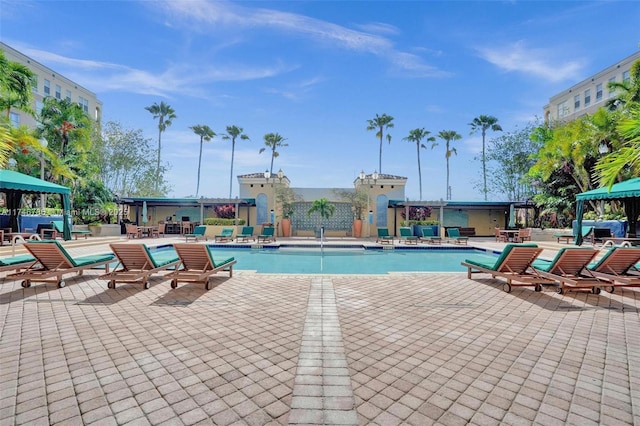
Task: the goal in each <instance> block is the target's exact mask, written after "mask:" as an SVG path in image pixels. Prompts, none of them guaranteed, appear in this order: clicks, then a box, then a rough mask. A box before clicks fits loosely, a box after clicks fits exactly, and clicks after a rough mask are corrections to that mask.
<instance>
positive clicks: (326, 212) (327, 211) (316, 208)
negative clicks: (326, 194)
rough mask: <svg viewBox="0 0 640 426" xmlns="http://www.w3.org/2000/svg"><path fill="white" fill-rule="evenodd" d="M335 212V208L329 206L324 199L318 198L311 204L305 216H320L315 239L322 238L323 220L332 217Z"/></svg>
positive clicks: (331, 205) (327, 201)
mask: <svg viewBox="0 0 640 426" xmlns="http://www.w3.org/2000/svg"><path fill="white" fill-rule="evenodd" d="M335 211H336V206H334V205H333V204H331V203H330V202H329V200H327V199H326V198H320V199H319V200H315V201H314V202H313V204H312V205H311V208H310V209H309V211H307V216H311V215H312V214H313V213H318V214H319V215H320V228H319V229H317V230H316V238H322V234H323V232H322V229H323V222H324V219H329V218H330V217H331V216H333V213H335Z"/></svg>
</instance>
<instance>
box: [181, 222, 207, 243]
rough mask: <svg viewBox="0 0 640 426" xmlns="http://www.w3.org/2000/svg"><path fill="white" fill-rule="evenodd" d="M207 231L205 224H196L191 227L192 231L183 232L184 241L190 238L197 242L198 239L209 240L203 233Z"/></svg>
mask: <svg viewBox="0 0 640 426" xmlns="http://www.w3.org/2000/svg"><path fill="white" fill-rule="evenodd" d="M206 232H207V227H206V226H205V225H200V226H196V227H195V228H194V229H193V233H190V234H184V238H185V242H187V243H188V242H189V240H190V239H193V240H194V241H196V242H198V240H199V239H201V238H202V239H203V240H205V241H209V239H208V238H207V236H206V235H205V233H206Z"/></svg>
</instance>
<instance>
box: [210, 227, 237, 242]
mask: <svg viewBox="0 0 640 426" xmlns="http://www.w3.org/2000/svg"><path fill="white" fill-rule="evenodd" d="M214 241H215V242H216V243H218V242H222V243H224V242H228V241H233V228H222V231H221V232H220V233H219V234H218V235H216V236H215V239H214Z"/></svg>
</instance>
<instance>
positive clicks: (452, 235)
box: [447, 228, 469, 244]
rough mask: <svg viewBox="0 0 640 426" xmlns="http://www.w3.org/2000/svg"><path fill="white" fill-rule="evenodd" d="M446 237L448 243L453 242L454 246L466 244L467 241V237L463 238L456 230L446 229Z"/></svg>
mask: <svg viewBox="0 0 640 426" xmlns="http://www.w3.org/2000/svg"><path fill="white" fill-rule="evenodd" d="M447 237H449V242H451V241H453V242H454V243H455V244H467V242H468V241H469V237H463V236H461V235H460V230H459V229H458V228H449V229H447Z"/></svg>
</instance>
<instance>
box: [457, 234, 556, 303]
mask: <svg viewBox="0 0 640 426" xmlns="http://www.w3.org/2000/svg"><path fill="white" fill-rule="evenodd" d="M540 253H542V249H541V248H539V247H538V246H537V245H535V244H507V245H505V247H504V250H503V251H502V254H501V255H500V257H498V259H496V262H495V263H494V265H493V267H490V266H489V265H488V264H487V263H486V262H474V261H473V260H472V259H467V260H465V261H464V262H462V263H461V264H462V266H466V267H467V278H468V279H471V275H472V274H477V273H483V274H490V275H491V276H492V277H493V278H496V277H500V278H504V279H506V280H507V282H506V283H504V284H503V286H502V289H503V290H504V291H506V292H507V293H510V292H511V288H512V287H523V286H533V287H534V288H535V291H542V284H553V283H554V281H553V280H551V279H549V278H545V277H542V276H540V275H538V274H537V273H535V271H533V272H530V269H531V264H532V263H533V261H534V260H535V259H536V258H537V257H538V256H539V255H540Z"/></svg>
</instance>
